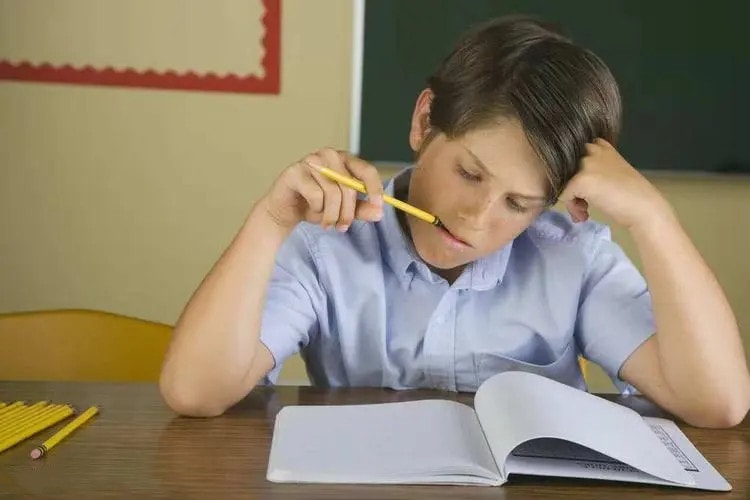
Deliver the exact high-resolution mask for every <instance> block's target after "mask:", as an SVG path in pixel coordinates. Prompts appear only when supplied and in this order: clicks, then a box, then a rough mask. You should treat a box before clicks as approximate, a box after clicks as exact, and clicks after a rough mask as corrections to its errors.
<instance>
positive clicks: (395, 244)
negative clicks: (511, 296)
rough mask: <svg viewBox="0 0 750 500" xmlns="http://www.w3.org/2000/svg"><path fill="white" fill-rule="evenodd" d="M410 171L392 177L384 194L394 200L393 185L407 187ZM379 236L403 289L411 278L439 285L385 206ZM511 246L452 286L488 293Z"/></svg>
mask: <svg viewBox="0 0 750 500" xmlns="http://www.w3.org/2000/svg"><path fill="white" fill-rule="evenodd" d="M411 171H412V167H407V168H405V169H404V170H402V171H401V172H398V173H397V174H396V175H395V176H393V177H392V178H391V179H390V180H389V181H388V183H387V184H386V185H385V187H384V191H385V193H386V194H388V195H390V196H393V195H394V192H395V190H396V183H399V184H400V183H402V182H404V183H408V182H409V180H410V178H411ZM376 226H377V230H378V232H379V233H380V241H381V249H382V252H383V254H384V255H385V259H386V262H387V263H388V265H389V266H390V268H391V269H392V270H393V272H394V274H395V275H396V277H397V278H398V280H399V282H400V283H401V285H402V286H403V287H404V288H408V286H409V285H410V284H411V282H412V280H413V279H414V274H415V273H419V275H420V276H421V277H422V278H423V279H425V280H426V281H429V282H432V283H439V282H441V281H442V280H443V278H441V277H439V276H437V275H435V274H434V273H433V272H432V271H430V269H429V267H427V265H426V264H425V263H424V262H423V261H422V260H421V259H420V257H419V256H418V254H417V251H416V250H415V249H414V246H413V244H412V242H411V238H409V237H408V236H407V235H406V234H404V232H403V230H402V229H401V226H400V225H399V222H398V217H397V214H396V209H395V208H393V207H392V206H391V205H389V204H387V203H385V204H384V205H383V218H382V219H381V220H380V222H378V223H377V224H376ZM512 247H513V242H512V241H511V242H510V243H508V244H507V245H506V246H505V247H503V248H501V249H499V250H497V251H496V252H493V253H491V254H489V255H487V256H485V257H483V258H481V259H479V260H477V261H475V262H472V263H471V264H469V265H468V266H467V267H466V269H465V270H464V272H463V273H462V274H461V276H460V277H459V278H458V280H456V282H455V283H454V285H453V286H454V288H457V289H470V290H489V289H491V288H494V287H495V286H497V285H498V284H500V283H501V282H502V280H503V276H504V275H505V271H506V269H507V266H508V261H509V259H510V253H511V249H512Z"/></svg>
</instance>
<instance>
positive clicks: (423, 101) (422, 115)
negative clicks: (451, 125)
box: [409, 89, 433, 153]
mask: <svg viewBox="0 0 750 500" xmlns="http://www.w3.org/2000/svg"><path fill="white" fill-rule="evenodd" d="M432 96H433V93H432V90H430V89H424V90H423V91H422V92H421V93H420V94H419V97H418V98H417V103H416V105H415V106H414V112H413V113H412V117H411V129H410V130H409V146H411V149H412V151H414V152H415V153H416V152H418V151H419V150H420V148H421V147H422V143H423V142H424V140H425V139H426V138H427V136H428V135H429V134H430V129H431V126H430V105H431V104H432Z"/></svg>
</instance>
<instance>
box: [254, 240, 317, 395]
mask: <svg viewBox="0 0 750 500" xmlns="http://www.w3.org/2000/svg"><path fill="white" fill-rule="evenodd" d="M324 301H325V294H324V293H323V290H322V288H321V286H320V282H319V280H318V272H317V267H316V265H315V259H314V257H313V250H312V248H311V246H310V244H309V241H308V238H307V236H306V234H305V233H304V229H303V228H302V227H301V226H298V227H297V228H295V230H294V231H292V233H291V234H290V235H289V237H288V238H287V239H286V241H285V242H284V244H283V245H282V246H281V248H280V250H279V253H278V254H277V256H276V263H275V266H274V270H273V273H272V275H271V279H270V282H269V285H268V290H267V294H266V303H265V306H264V309H263V317H262V320H261V330H260V340H261V342H263V344H265V345H266V347H267V348H268V350H269V351H270V352H271V354H272V355H273V358H274V368H273V369H272V370H271V371H270V372H269V374H268V375H267V376H266V378H265V379H264V380H263V381H262V383H276V381H277V379H278V376H279V372H280V371H281V366H282V364H283V362H284V360H285V359H287V358H288V357H289V356H291V355H293V354H295V353H297V352H299V351H300V350H301V349H302V348H303V347H305V346H306V345H307V344H308V342H309V341H310V338H311V337H312V336H313V335H314V334H315V333H316V332H317V331H318V315H317V313H316V310H319V309H318V308H319V307H320V306H321V305H322V304H323V303H324Z"/></svg>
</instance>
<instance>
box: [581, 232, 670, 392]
mask: <svg viewBox="0 0 750 500" xmlns="http://www.w3.org/2000/svg"><path fill="white" fill-rule="evenodd" d="M593 248H594V253H593V258H592V260H591V263H590V265H589V268H588V270H587V273H586V277H585V278H584V282H583V289H582V292H581V298H580V302H579V309H578V317H577V319H576V337H577V339H578V342H579V345H580V346H581V351H582V353H583V356H584V357H585V358H586V359H589V360H591V361H593V362H595V363H597V364H598V365H600V366H601V367H602V368H603V369H604V371H605V372H607V374H608V375H609V376H610V378H611V379H612V381H613V382H614V383H615V385H616V386H617V388H618V389H619V390H620V391H621V392H632V391H633V388H632V387H630V386H629V385H628V384H626V383H625V382H624V381H622V379H620V376H619V374H620V368H621V367H622V365H623V363H624V362H625V360H627V358H628V357H629V356H630V355H631V354H632V353H633V352H634V351H635V350H636V349H637V348H638V347H639V346H640V345H641V344H642V343H643V342H644V341H645V340H646V339H648V338H649V337H650V336H651V335H653V334H654V333H655V331H656V325H655V322H654V315H653V308H652V305H651V294H650V293H649V291H648V287H647V284H646V281H645V279H644V278H643V276H642V275H641V274H640V272H639V271H638V269H637V268H636V267H635V265H633V263H632V262H631V261H630V259H628V257H627V256H626V255H625V253H624V252H623V250H622V249H621V248H620V246H619V245H617V244H616V243H615V242H613V241H612V240H611V236H610V231H609V228H607V227H604V228H603V229H601V230H600V231H599V232H598V233H597V234H596V236H595V239H594V242H593Z"/></svg>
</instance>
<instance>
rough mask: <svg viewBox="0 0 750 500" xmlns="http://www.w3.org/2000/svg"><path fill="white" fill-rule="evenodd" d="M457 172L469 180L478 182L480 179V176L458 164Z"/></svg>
mask: <svg viewBox="0 0 750 500" xmlns="http://www.w3.org/2000/svg"><path fill="white" fill-rule="evenodd" d="M458 173H459V174H460V175H461V177H463V178H464V179H466V180H467V181H469V182H479V181H481V180H482V178H481V177H480V176H478V175H476V174H472V173H471V172H469V171H468V170H466V169H465V168H464V167H462V166H460V165H459V167H458Z"/></svg>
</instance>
